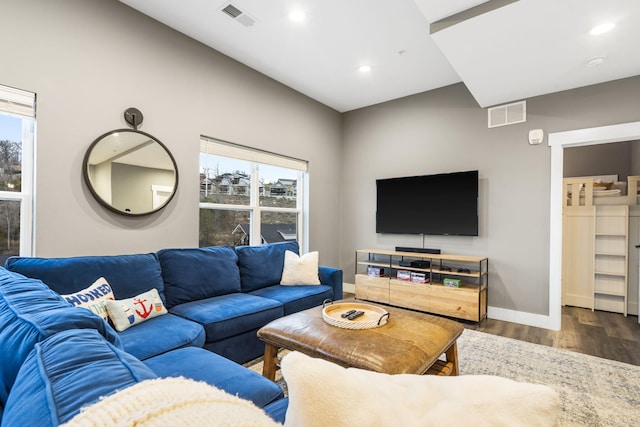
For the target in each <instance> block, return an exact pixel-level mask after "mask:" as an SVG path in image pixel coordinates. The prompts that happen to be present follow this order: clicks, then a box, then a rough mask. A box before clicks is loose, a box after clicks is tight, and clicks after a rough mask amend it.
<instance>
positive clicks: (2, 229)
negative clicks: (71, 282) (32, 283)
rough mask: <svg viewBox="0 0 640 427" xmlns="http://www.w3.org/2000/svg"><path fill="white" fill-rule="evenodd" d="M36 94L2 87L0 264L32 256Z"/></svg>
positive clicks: (0, 103) (0, 114)
mask: <svg viewBox="0 0 640 427" xmlns="http://www.w3.org/2000/svg"><path fill="white" fill-rule="evenodd" d="M34 118H35V94H33V93H30V92H26V91H23V90H19V89H14V88H10V87H7V86H1V85H0V263H2V264H4V260H5V259H6V258H8V257H10V256H12V255H23V256H30V255H32V249H33V244H32V236H33V232H32V229H33V226H32V224H33V200H32V198H33V170H34V168H33V153H34V128H35V120H34Z"/></svg>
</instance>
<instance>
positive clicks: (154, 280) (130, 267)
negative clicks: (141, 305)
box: [5, 254, 164, 301]
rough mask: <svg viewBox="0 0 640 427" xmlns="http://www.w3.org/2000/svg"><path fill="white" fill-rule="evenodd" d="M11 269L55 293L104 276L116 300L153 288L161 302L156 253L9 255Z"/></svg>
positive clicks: (75, 290)
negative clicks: (44, 284)
mask: <svg viewBox="0 0 640 427" xmlns="http://www.w3.org/2000/svg"><path fill="white" fill-rule="evenodd" d="M5 266H6V267H7V269H9V270H11V271H15V272H17V273H20V274H24V275H25V276H27V277H33V278H36V279H40V280H42V281H43V282H44V283H46V284H47V285H48V286H49V287H50V288H51V289H53V290H54V291H56V292H58V293H59V294H63V295H66V294H71V293H74V292H77V291H79V290H81V289H84V288H86V287H87V284H89V283H93V282H94V281H95V280H96V279H97V278H99V277H104V278H105V279H106V280H107V281H108V282H109V285H111V288H112V289H113V293H114V295H115V296H116V299H122V298H131V297H133V296H136V295H138V294H141V293H142V292H146V291H148V290H149V289H151V288H156V289H157V290H158V292H159V293H160V298H162V299H163V301H164V282H163V281H162V273H161V271H160V263H159V262H158V258H157V257H156V254H136V255H117V256H81V257H70V258H28V257H11V258H9V259H8V260H7V261H6V263H5Z"/></svg>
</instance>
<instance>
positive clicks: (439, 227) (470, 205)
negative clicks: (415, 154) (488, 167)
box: [376, 171, 478, 236]
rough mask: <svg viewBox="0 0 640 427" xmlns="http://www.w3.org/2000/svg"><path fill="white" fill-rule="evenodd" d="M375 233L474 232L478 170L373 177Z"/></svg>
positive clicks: (476, 220) (476, 215) (473, 233)
mask: <svg viewBox="0 0 640 427" xmlns="http://www.w3.org/2000/svg"><path fill="white" fill-rule="evenodd" d="M376 190H377V207H376V233H393V234H430V235H457V236H477V235H478V171H467V172H454V173H443V174H435V175H422V176H408V177H402V178H389V179H378V180H376Z"/></svg>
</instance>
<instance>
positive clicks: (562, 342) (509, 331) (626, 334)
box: [464, 307, 640, 366]
mask: <svg viewBox="0 0 640 427" xmlns="http://www.w3.org/2000/svg"><path fill="white" fill-rule="evenodd" d="M464 326H465V328H469V329H474V330H476V331H480V332H486V333H489V334H494V335H500V336H503V337H508V338H514V339H518V340H522V341H527V342H531V343H535V344H542V345H547V346H550V347H556V348H562V349H565V350H570V351H576V352H579V353H584V354H590V355H592V356H597V357H603V358H605V359H611V360H617V361H619V362H625V363H630V364H632V365H638V366H640V325H639V324H638V316H631V315H629V316H627V317H624V316H623V315H622V314H619V313H609V312H606V311H597V310H596V311H591V310H589V309H586V308H578V307H562V329H561V330H560V331H551V330H548V329H542V328H536V327H533V326H526V325H519V324H517V323H510V322H503V321H501V320H494V319H485V320H483V321H482V322H480V323H479V324H478V323H467V322H464Z"/></svg>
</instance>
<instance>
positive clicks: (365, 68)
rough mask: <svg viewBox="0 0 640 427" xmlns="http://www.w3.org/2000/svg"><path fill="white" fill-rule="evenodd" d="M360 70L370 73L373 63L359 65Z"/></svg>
mask: <svg viewBox="0 0 640 427" xmlns="http://www.w3.org/2000/svg"><path fill="white" fill-rule="evenodd" d="M358 71H360V72H361V73H368V72H369V71H371V65H366V64H365V65H361V66H359V67H358Z"/></svg>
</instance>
